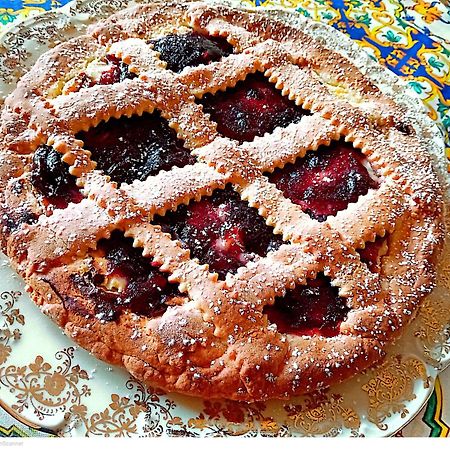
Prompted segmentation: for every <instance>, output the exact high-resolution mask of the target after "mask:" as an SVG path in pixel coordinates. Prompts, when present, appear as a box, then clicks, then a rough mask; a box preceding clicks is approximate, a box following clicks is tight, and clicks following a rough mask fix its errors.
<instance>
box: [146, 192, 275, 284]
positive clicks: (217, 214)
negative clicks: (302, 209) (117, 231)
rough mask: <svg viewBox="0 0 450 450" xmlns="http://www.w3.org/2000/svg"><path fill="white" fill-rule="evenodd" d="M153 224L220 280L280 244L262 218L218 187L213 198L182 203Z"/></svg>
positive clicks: (232, 193) (231, 194)
mask: <svg viewBox="0 0 450 450" xmlns="http://www.w3.org/2000/svg"><path fill="white" fill-rule="evenodd" d="M154 223H155V224H157V225H161V227H162V229H163V230H164V231H166V232H168V233H170V234H171V235H172V237H173V238H174V239H179V240H180V241H181V242H182V243H184V244H185V245H186V247H188V248H189V249H190V250H191V256H192V257H193V258H198V259H199V260H200V263H202V264H209V267H210V269H211V271H214V272H217V273H218V274H219V276H220V277H221V278H222V279H223V278H225V276H226V274H227V273H228V272H231V273H234V272H236V270H237V269H238V268H239V267H241V266H243V265H245V264H247V262H249V261H251V260H252V259H254V257H255V255H260V256H265V255H266V254H267V253H268V252H269V251H271V250H276V249H277V248H279V246H280V245H281V244H282V239H281V238H280V236H277V235H274V234H273V230H272V228H270V227H268V226H267V225H266V224H265V222H264V219H263V218H262V217H261V216H260V215H258V212H257V211H256V209H254V208H250V207H249V206H248V205H247V203H246V202H244V201H242V200H241V199H240V197H239V195H238V194H237V193H236V192H234V191H233V190H232V189H231V188H227V189H225V190H217V191H215V192H214V194H213V195H212V197H205V198H203V199H202V200H200V201H199V202H191V203H189V205H187V206H186V205H181V206H179V207H178V209H177V210H176V211H175V212H169V213H167V214H166V215H165V216H164V217H156V218H155V220H154Z"/></svg>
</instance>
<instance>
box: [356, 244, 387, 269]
mask: <svg viewBox="0 0 450 450" xmlns="http://www.w3.org/2000/svg"><path fill="white" fill-rule="evenodd" d="M385 246H387V239H386V237H377V238H376V239H375V241H374V242H367V243H366V246H365V247H364V248H362V249H360V250H358V253H359V255H360V257H361V261H362V262H364V263H366V264H367V266H368V267H369V270H370V271H371V272H379V271H380V268H381V257H382V256H384V255H385V253H386V252H385V250H386V248H385Z"/></svg>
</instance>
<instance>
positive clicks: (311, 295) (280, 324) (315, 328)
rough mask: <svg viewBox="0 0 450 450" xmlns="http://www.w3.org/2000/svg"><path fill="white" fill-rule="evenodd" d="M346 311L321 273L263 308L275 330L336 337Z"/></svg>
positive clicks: (344, 304)
mask: <svg viewBox="0 0 450 450" xmlns="http://www.w3.org/2000/svg"><path fill="white" fill-rule="evenodd" d="M348 312H349V308H348V307H347V305H346V301H345V299H344V298H342V297H339V295H338V289H337V288H335V287H333V286H331V284H330V282H329V280H328V279H327V278H326V277H325V276H323V275H320V276H318V277H317V278H316V279H315V280H310V281H308V284H307V285H306V286H297V287H296V288H295V289H293V290H291V291H288V292H287V293H286V295H285V296H284V297H277V298H276V299H275V303H274V304H273V305H271V306H266V307H265V308H264V313H266V314H267V317H268V319H269V322H271V323H275V324H276V325H277V328H278V331H280V332H281V333H291V334H296V335H299V336H312V335H316V334H319V335H322V336H327V337H331V336H336V335H337V334H339V326H340V324H341V322H342V321H343V320H345V318H346V317H347V314H348Z"/></svg>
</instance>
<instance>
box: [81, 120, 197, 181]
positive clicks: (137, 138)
mask: <svg viewBox="0 0 450 450" xmlns="http://www.w3.org/2000/svg"><path fill="white" fill-rule="evenodd" d="M76 137H77V138H78V139H81V140H82V141H83V142H84V146H85V148H88V149H89V151H90V152H91V159H92V160H93V161H95V162H96V164H97V165H96V168H97V169H99V170H102V171H103V173H105V174H106V175H108V176H109V177H111V180H112V181H115V182H117V183H119V184H120V183H132V182H133V181H134V180H141V181H144V180H145V179H147V178H148V177H149V176H154V175H156V174H158V172H160V171H161V170H165V171H168V170H170V169H171V168H172V167H184V166H186V165H188V164H193V163H194V162H195V158H194V157H193V156H191V154H190V151H189V150H188V149H186V148H185V147H184V145H183V142H182V141H181V140H180V139H178V138H177V135H176V132H175V131H174V130H173V129H172V128H170V127H169V125H168V123H167V120H165V119H163V118H162V117H161V114H160V113H159V112H158V111H155V112H153V113H143V114H142V115H140V116H138V115H133V116H131V117H125V116H123V117H120V118H119V119H115V118H111V119H109V120H108V121H107V122H101V123H100V124H99V125H97V126H96V127H92V128H90V129H89V130H88V131H85V132H84V131H82V132H80V133H78V134H77V136H76Z"/></svg>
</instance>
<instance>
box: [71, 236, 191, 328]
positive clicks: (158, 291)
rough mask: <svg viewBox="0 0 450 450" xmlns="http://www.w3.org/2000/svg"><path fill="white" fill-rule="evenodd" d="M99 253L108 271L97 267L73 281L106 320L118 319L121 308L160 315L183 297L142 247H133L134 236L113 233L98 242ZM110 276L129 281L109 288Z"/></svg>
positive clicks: (98, 314)
mask: <svg viewBox="0 0 450 450" xmlns="http://www.w3.org/2000/svg"><path fill="white" fill-rule="evenodd" d="M97 251H98V253H100V254H101V255H102V256H103V257H104V258H105V259H106V261H107V265H106V272H105V273H102V274H100V273H98V272H96V270H91V271H90V272H88V273H86V274H83V275H79V274H77V275H73V276H72V279H73V282H74V283H75V284H76V285H77V286H78V288H79V289H80V291H81V292H82V293H83V295H85V296H87V297H88V298H89V299H90V300H92V301H93V302H94V304H95V313H96V315H97V316H98V317H100V318H101V319H103V320H115V319H116V318H117V317H118V316H119V315H120V313H121V312H122V311H125V310H126V311H131V312H133V313H135V314H139V315H142V316H147V317H155V316H158V315H161V314H162V313H163V312H164V311H165V310H166V309H167V307H168V305H169V303H170V301H171V300H173V299H174V298H179V297H183V294H180V292H179V291H178V289H177V285H176V284H173V283H169V281H168V279H167V275H166V274H163V273H161V272H160V271H159V270H158V267H157V266H156V265H155V264H154V263H152V261H151V259H149V258H146V257H144V256H142V249H139V248H134V247H133V241H132V239H127V238H124V237H123V235H122V234H121V233H119V232H114V233H113V234H112V235H111V238H110V239H102V240H101V241H99V243H98V247H97ZM110 277H120V278H121V279H125V280H126V287H125V288H124V289H123V290H122V291H117V290H112V289H108V286H107V285H106V284H105V281H106V280H107V279H108V278H110Z"/></svg>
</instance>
